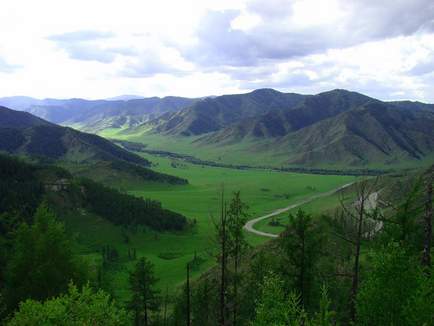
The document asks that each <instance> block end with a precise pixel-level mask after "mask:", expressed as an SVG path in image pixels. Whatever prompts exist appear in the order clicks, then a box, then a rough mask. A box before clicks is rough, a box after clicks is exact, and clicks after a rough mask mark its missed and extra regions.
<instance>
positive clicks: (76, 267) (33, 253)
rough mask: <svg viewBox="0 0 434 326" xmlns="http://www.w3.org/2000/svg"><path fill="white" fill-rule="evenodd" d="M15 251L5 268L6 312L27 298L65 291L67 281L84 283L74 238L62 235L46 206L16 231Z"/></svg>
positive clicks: (81, 265) (61, 228) (54, 218)
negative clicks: (32, 221) (31, 222)
mask: <svg viewBox="0 0 434 326" xmlns="http://www.w3.org/2000/svg"><path fill="white" fill-rule="evenodd" d="M13 249H14V252H13V254H12V255H11V257H10V260H9V262H8V265H7V267H6V273H5V275H6V281H7V288H6V291H5V301H6V304H7V307H8V310H9V311H12V310H13V309H15V308H17V307H18V303H19V302H20V301H24V300H26V299H34V300H45V299H48V298H51V297H53V296H57V295H59V294H60V293H61V292H62V291H65V290H66V289H67V286H68V283H69V282H70V280H74V281H75V282H76V283H77V284H79V285H81V284H84V283H85V281H86V267H87V266H85V264H84V262H83V261H82V260H81V259H80V258H79V257H78V256H77V254H76V251H75V250H76V249H75V239H74V238H68V237H67V236H66V234H65V226H64V224H62V223H60V222H58V221H57V220H56V216H55V214H54V213H52V212H50V211H49V210H48V208H47V206H46V204H45V203H44V204H42V205H41V206H40V207H39V208H38V210H37V211H36V213H35V217H34V224H33V225H32V226H28V225H27V224H26V223H22V224H21V225H20V227H19V228H18V229H17V230H16V232H15V237H14V246H13Z"/></svg>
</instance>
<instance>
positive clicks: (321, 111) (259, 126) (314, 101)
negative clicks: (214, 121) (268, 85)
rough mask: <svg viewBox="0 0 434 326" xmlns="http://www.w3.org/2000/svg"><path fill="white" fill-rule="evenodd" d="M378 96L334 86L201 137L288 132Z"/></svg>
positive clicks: (251, 137)
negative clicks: (286, 107)
mask: <svg viewBox="0 0 434 326" xmlns="http://www.w3.org/2000/svg"><path fill="white" fill-rule="evenodd" d="M369 101H374V99H372V98H370V97H368V96H365V95H362V94H358V93H355V92H349V91H346V90H334V91H330V92H325V93H321V94H318V95H315V96H312V97H308V98H306V99H305V100H303V101H302V102H301V103H299V104H298V105H296V106H294V107H291V108H288V109H284V110H270V111H268V112H266V113H265V114H263V115H261V116H256V117H248V118H244V119H242V120H240V121H238V122H236V123H233V124H231V125H229V126H228V127H226V128H224V129H221V130H219V131H217V132H215V133H212V134H211V135H207V136H205V137H203V138H201V139H199V140H198V141H197V143H202V144H206V143H209V144H216V143H218V144H221V145H229V144H234V143H237V142H239V141H241V140H243V141H255V140H258V139H263V138H276V137H282V136H285V135H286V134H288V133H292V132H295V131H297V130H299V129H302V128H304V127H307V126H310V125H312V124H314V123H316V122H318V121H321V120H324V119H327V118H330V117H334V116H336V115H338V114H340V113H342V112H344V111H346V110H350V109H354V108H357V107H360V106H361V105H363V104H364V103H367V102H369Z"/></svg>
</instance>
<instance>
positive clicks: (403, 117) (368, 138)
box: [249, 101, 434, 166]
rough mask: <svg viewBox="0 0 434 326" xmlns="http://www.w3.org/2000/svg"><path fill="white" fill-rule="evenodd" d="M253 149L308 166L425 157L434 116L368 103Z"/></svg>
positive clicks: (432, 139)
mask: <svg viewBox="0 0 434 326" xmlns="http://www.w3.org/2000/svg"><path fill="white" fill-rule="evenodd" d="M249 151H251V152H261V153H263V154H264V155H272V156H275V157H280V158H281V163H282V164H301V165H305V166H317V165H333V164H339V163H341V164H342V163H343V164H349V165H360V164H364V163H381V164H392V163H396V162H398V161H400V160H404V161H409V160H419V159H420V158H422V157H423V156H426V155H429V154H432V153H433V151H434V120H432V119H421V118H414V117H412V116H409V115H407V114H405V113H403V112H401V111H399V110H397V109H396V108H395V107H393V106H389V105H386V104H384V103H381V102H378V101H375V102H368V103H366V104H364V105H363V106H362V107H360V108H356V109H351V110H347V111H345V112H343V113H341V114H339V115H337V116H335V117H332V118H329V119H326V120H322V121H319V122H318V123H315V124H313V125H310V126H307V127H305V128H302V129H300V130H298V131H296V132H294V133H290V134H287V135H286V136H283V137H280V138H277V139H276V140H274V141H269V142H266V143H262V144H260V145H256V146H253V147H251V148H250V149H249Z"/></svg>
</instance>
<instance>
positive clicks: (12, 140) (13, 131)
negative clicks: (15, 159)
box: [0, 128, 26, 153]
mask: <svg viewBox="0 0 434 326" xmlns="http://www.w3.org/2000/svg"><path fill="white" fill-rule="evenodd" d="M22 129H23V128H0V150H2V151H6V152H8V153H12V152H13V151H15V150H16V149H18V148H20V147H21V146H23V145H24V144H25V142H26V138H25V137H24V135H23V133H22V132H21V131H22Z"/></svg>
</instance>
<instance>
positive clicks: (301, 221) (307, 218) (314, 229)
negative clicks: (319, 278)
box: [281, 209, 323, 309]
mask: <svg viewBox="0 0 434 326" xmlns="http://www.w3.org/2000/svg"><path fill="white" fill-rule="evenodd" d="M281 241H282V244H283V246H284V251H285V256H286V257H285V259H284V266H283V268H282V270H283V274H285V275H287V276H288V278H289V280H288V283H289V288H291V289H292V290H295V292H296V293H297V294H298V295H300V304H301V305H302V306H303V307H304V308H305V309H307V308H308V306H309V304H310V301H311V297H312V295H313V289H314V280H315V277H316V273H317V269H316V263H317V261H318V259H319V257H320V254H321V246H322V242H323V235H322V230H321V228H320V227H319V226H318V225H316V224H314V223H313V221H312V216H311V215H310V214H307V213H305V212H304V211H303V210H301V209H299V210H298V212H297V213H296V214H295V215H292V214H289V225H288V227H287V229H286V230H285V231H284V232H283V234H282V240H281Z"/></svg>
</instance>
